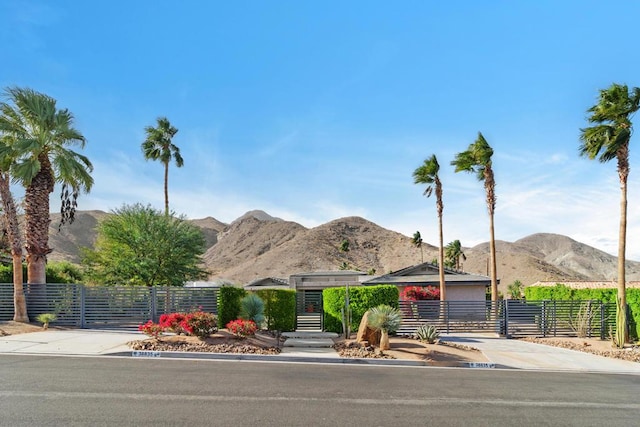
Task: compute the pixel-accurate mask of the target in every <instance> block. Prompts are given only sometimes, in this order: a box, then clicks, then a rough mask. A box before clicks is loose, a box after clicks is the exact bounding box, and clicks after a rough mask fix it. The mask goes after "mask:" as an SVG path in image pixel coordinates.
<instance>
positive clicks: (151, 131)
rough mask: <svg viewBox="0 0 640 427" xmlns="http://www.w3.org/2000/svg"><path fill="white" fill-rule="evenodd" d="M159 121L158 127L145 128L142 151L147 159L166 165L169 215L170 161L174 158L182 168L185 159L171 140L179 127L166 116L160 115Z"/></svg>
mask: <svg viewBox="0 0 640 427" xmlns="http://www.w3.org/2000/svg"><path fill="white" fill-rule="evenodd" d="M157 123H158V126H157V127H153V126H147V127H146V128H144V131H145V133H146V134H147V138H146V139H145V140H144V142H143V143H142V153H143V154H144V158H145V159H146V160H160V162H161V163H162V164H163V165H164V213H165V215H169V163H171V160H174V161H175V164H176V166H177V167H179V168H181V167H182V165H184V160H183V159H182V156H181V155H180V148H178V146H177V145H175V144H174V143H173V142H172V141H171V139H172V138H173V137H174V136H175V135H176V133H178V129H177V128H176V127H174V126H172V125H171V123H169V119H167V118H166V117H159V118H158V119H157Z"/></svg>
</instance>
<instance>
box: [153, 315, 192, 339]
mask: <svg viewBox="0 0 640 427" xmlns="http://www.w3.org/2000/svg"><path fill="white" fill-rule="evenodd" d="M184 320H185V314H184V313H169V314H162V315H161V316H160V322H159V323H160V326H163V327H164V328H165V329H168V330H170V331H171V332H173V333H175V334H177V335H180V334H186V333H187V331H185V329H184V327H183V325H182V323H183V322H184Z"/></svg>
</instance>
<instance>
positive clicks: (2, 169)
mask: <svg viewBox="0 0 640 427" xmlns="http://www.w3.org/2000/svg"><path fill="white" fill-rule="evenodd" d="M0 141H1V142H0V151H2V152H4V153H7V152H9V150H7V147H6V145H5V141H4V139H2V140H0ZM10 166H11V158H10V157H8V156H6V155H5V156H4V158H3V162H1V163H0V199H2V210H3V212H4V214H3V215H2V217H3V218H4V223H5V224H4V225H5V228H6V230H7V237H8V238H9V245H10V246H11V259H12V264H13V320H14V321H16V322H25V323H26V322H29V315H28V313H27V302H26V300H25V297H24V287H23V281H24V277H23V275H22V236H21V234H20V227H19V225H18V213H17V210H16V204H15V201H14V199H13V194H11V177H10V176H9V173H8V170H9V168H10Z"/></svg>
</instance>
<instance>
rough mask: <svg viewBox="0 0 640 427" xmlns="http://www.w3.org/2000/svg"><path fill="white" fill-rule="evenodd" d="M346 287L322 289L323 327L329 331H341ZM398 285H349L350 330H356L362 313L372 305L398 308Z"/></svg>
mask: <svg viewBox="0 0 640 427" xmlns="http://www.w3.org/2000/svg"><path fill="white" fill-rule="evenodd" d="M345 294H346V288H344V287H341V288H327V289H324V290H323V291H322V305H323V307H324V329H325V330H327V331H330V332H337V333H341V332H342V311H341V310H342V308H343V307H344V300H345ZM398 297H399V292H398V287H397V286H394V285H379V286H360V287H349V306H350V307H351V330H352V331H357V330H358V327H359V326H360V320H361V319H362V316H363V315H364V313H365V312H366V311H367V310H369V309H370V308H372V307H376V306H378V305H380V304H387V305H390V306H391V307H395V308H398Z"/></svg>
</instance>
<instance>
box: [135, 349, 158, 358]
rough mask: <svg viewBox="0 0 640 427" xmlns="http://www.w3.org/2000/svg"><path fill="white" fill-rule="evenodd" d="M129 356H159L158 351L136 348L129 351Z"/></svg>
mask: <svg viewBox="0 0 640 427" xmlns="http://www.w3.org/2000/svg"><path fill="white" fill-rule="evenodd" d="M131 356H133V357H160V352H159V351H143V350H136V351H132V352H131Z"/></svg>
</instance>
